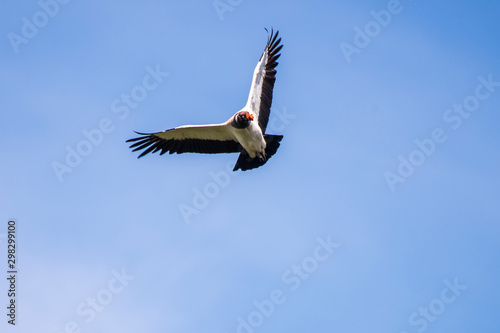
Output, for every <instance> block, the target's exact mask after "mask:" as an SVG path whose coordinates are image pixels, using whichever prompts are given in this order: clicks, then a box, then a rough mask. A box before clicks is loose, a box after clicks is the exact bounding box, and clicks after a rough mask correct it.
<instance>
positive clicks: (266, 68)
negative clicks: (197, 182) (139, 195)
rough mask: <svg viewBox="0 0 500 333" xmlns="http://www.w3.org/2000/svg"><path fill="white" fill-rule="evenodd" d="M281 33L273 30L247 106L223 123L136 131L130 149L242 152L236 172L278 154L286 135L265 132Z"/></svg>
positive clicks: (257, 68) (257, 69)
mask: <svg viewBox="0 0 500 333" xmlns="http://www.w3.org/2000/svg"><path fill="white" fill-rule="evenodd" d="M266 30H267V29H266ZM278 33H279V31H277V32H276V33H273V31H272V30H271V34H270V35H269V37H268V40H267V44H266V48H265V50H264V52H263V53H262V55H261V57H260V60H259V62H258V63H257V67H255V71H254V74H253V80H252V86H251V88H250V94H249V96H248V101H247V104H246V105H245V107H244V108H243V109H241V110H240V111H238V112H236V113H235V114H234V115H233V116H231V118H229V119H228V120H227V121H226V122H223V123H220V124H210V125H186V126H179V127H175V128H172V129H168V130H165V131H163V132H156V133H139V132H136V133H137V134H139V135H141V136H139V137H137V138H134V139H130V140H127V142H133V144H132V145H131V146H130V148H133V151H137V150H143V151H142V152H141V154H140V155H139V157H142V156H144V155H146V154H149V153H156V152H160V155H163V154H165V153H166V152H169V153H170V154H173V153H177V154H182V153H201V154H217V153H240V155H239V157H238V160H237V161H236V165H235V166H234V169H233V171H236V170H238V169H241V170H242V171H245V170H250V169H254V168H258V167H260V166H261V165H264V164H265V163H266V162H267V160H268V159H269V158H270V157H271V156H273V155H274V154H275V153H276V151H277V150H278V147H279V146H280V141H281V139H283V136H282V135H270V134H265V132H266V126H267V122H268V120H269V113H270V111H271V103H272V98H273V87H274V82H275V81H276V69H275V68H276V66H277V65H278V63H277V62H276V60H278V58H279V57H280V55H281V54H280V53H279V52H280V50H281V48H282V47H283V45H281V44H280V43H281V38H278Z"/></svg>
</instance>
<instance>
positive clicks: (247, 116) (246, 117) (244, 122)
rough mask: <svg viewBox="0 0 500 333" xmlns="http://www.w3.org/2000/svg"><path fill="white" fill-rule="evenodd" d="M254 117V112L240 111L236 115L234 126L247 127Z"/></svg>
mask: <svg viewBox="0 0 500 333" xmlns="http://www.w3.org/2000/svg"><path fill="white" fill-rule="evenodd" d="M253 119H254V116H253V114H251V113H250V112H248V111H240V112H237V113H236V114H235V115H234V119H233V126H234V127H236V128H246V127H248V126H249V125H250V122H251V121H252V120H253Z"/></svg>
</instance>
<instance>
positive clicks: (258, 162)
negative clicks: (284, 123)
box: [233, 134, 283, 171]
mask: <svg viewBox="0 0 500 333" xmlns="http://www.w3.org/2000/svg"><path fill="white" fill-rule="evenodd" d="M281 139H283V135H270V134H265V135H264V140H266V159H265V160H262V159H260V158H259V157H255V158H251V157H250V155H248V153H247V151H246V150H243V151H242V152H241V153H240V156H239V157H238V161H236V165H235V166H234V169H233V171H236V170H238V169H241V171H246V170H250V169H255V168H258V167H260V166H262V165H264V164H266V162H267V160H269V159H270V158H271V156H273V155H274V154H276V151H277V150H278V148H279V146H280V141H281Z"/></svg>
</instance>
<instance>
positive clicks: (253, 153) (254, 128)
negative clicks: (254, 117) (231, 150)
mask: <svg viewBox="0 0 500 333" xmlns="http://www.w3.org/2000/svg"><path fill="white" fill-rule="evenodd" d="M231 131H232V132H233V134H234V136H235V137H236V140H237V141H238V142H239V143H240V144H241V146H242V147H243V148H245V150H246V151H247V152H248V155H250V157H251V158H255V157H265V149H266V140H264V136H263V135H262V130H261V129H260V127H259V125H258V124H257V123H256V122H253V121H252V122H250V126H248V127H247V128H242V129H239V128H234V127H231Z"/></svg>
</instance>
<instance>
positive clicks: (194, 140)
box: [127, 124, 241, 158]
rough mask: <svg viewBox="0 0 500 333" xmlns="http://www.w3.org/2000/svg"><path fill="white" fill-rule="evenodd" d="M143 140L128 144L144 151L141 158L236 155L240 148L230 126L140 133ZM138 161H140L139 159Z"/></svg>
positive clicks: (220, 125)
mask: <svg viewBox="0 0 500 333" xmlns="http://www.w3.org/2000/svg"><path fill="white" fill-rule="evenodd" d="M136 133H137V134H139V135H141V136H140V137H137V138H134V139H130V140H127V142H134V144H132V145H131V146H130V148H134V150H133V151H137V150H143V149H144V151H143V152H142V153H141V154H140V155H139V157H142V156H144V155H146V154H149V153H156V152H158V151H159V152H160V155H163V154H165V153H166V152H170V154H173V153H178V154H182V153H201V154H217V153H237V152H239V151H241V146H240V144H239V143H238V141H237V140H236V138H235V137H234V135H233V134H232V133H231V131H230V129H229V127H228V126H227V124H217V125H187V126H180V127H176V128H172V129H169V130H166V131H163V132H157V133H139V132H136ZM139 157H138V158H139Z"/></svg>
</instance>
